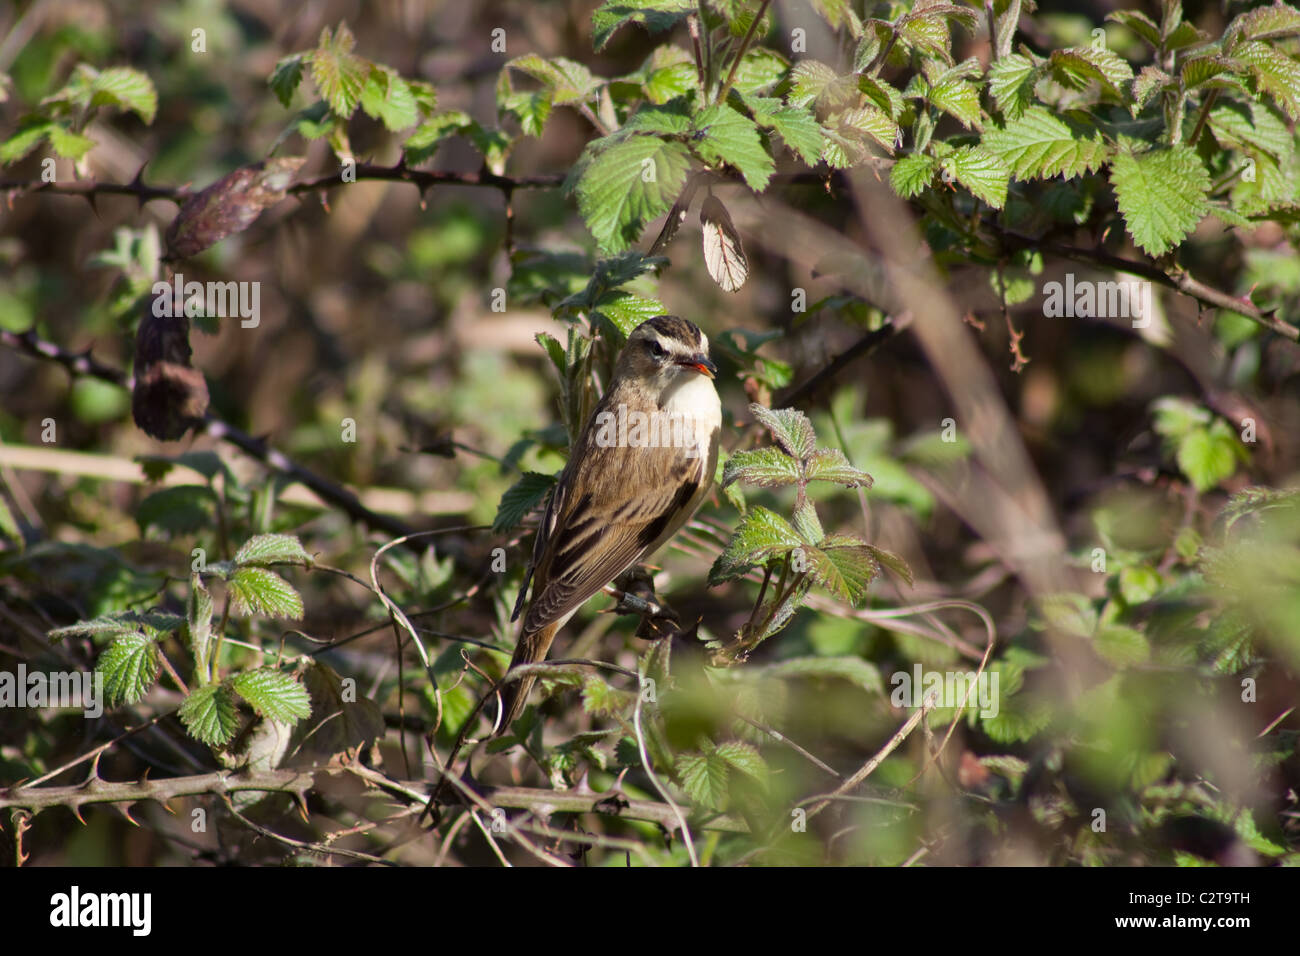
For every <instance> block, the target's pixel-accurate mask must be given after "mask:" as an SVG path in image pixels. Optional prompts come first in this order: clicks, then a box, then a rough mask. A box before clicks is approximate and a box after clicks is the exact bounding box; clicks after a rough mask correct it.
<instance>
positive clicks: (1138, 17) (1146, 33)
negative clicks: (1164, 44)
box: [1106, 10, 1160, 48]
mask: <svg viewBox="0 0 1300 956" xmlns="http://www.w3.org/2000/svg"><path fill="white" fill-rule="evenodd" d="M1106 19H1107V20H1108V21H1110V22H1111V23H1118V24H1121V25H1123V26H1126V27H1128V28H1129V29H1130V30H1132V31H1133V32H1134V33H1136V34H1137V35H1138V36H1140V37H1141V38H1142V39H1143V40H1145V41H1146V42H1147V43H1149V44H1150V45H1151V46H1152V47H1155V48H1159V46H1160V27H1158V26H1156V24H1155V22H1154V21H1153V20H1152V19H1151V18H1150V17H1148V16H1147V15H1146V14H1145V13H1142V12H1140V11H1137V10H1118V11H1116V12H1113V13H1108V14H1106Z"/></svg>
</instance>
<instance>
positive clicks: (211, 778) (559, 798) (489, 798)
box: [0, 767, 748, 833]
mask: <svg viewBox="0 0 1300 956" xmlns="http://www.w3.org/2000/svg"><path fill="white" fill-rule="evenodd" d="M343 773H349V774H352V775H353V776H356V777H359V778H360V779H362V780H365V781H367V782H369V783H370V784H371V785H372V786H374V787H375V788H376V789H380V790H383V791H384V792H385V793H387V794H389V795H390V796H393V797H395V798H397V799H399V800H401V802H403V803H406V804H408V805H412V806H414V805H418V804H423V803H424V802H425V801H426V800H428V798H429V795H430V790H429V788H428V784H426V783H425V782H423V781H404V780H394V779H391V778H388V777H383V776H382V775H380V774H378V773H377V772H376V771H374V770H372V769H371V768H365V767H357V768H355V770H354V769H352V768H338V767H334V768H329V769H323V770H318V771H311V770H246V771H239V772H235V771H230V770H216V771H213V772H212V773H204V774H196V775H194V776H189V777H169V778H165V779H160V780H149V779H143V780H136V781H129V780H128V781H121V782H112V781H108V780H104V779H102V778H101V777H99V776H97V775H96V776H92V777H90V778H88V779H87V780H86V781H84V782H83V783H80V784H75V785H72V786H66V787H22V786H18V787H6V788H3V789H0V809H6V808H19V809H26V810H30V811H33V812H39V811H41V810H47V809H50V808H52V807H67V808H68V809H70V810H72V811H73V812H74V813H76V814H77V815H78V816H80V810H81V808H82V807H84V806H87V805H92V804H132V803H139V802H140V801H142V800H153V801H156V802H157V803H161V804H163V805H164V806H166V804H167V802H168V801H169V800H171V799H173V798H175V797H196V796H204V795H213V794H215V795H218V796H224V795H227V794H231V793H236V792H239V791H252V792H257V793H288V794H293V795H295V796H297V797H302V796H303V795H304V794H305V793H306V792H307V791H308V790H312V789H314V788H315V786H316V779H317V776H319V775H322V774H323V775H324V776H326V777H337V776H338V775H340V774H343ZM478 794H479V796H481V797H482V798H483V800H484V801H485V802H487V803H488V804H490V805H491V806H493V807H501V808H503V809H509V810H530V811H532V812H534V813H536V814H537V815H539V816H541V817H545V816H546V815H548V814H552V813H599V814H602V815H605V816H613V817H626V818H628V819H630V820H645V821H648V822H650V823H657V824H659V825H660V826H662V827H664V828H665V829H666V830H668V831H670V832H671V831H672V830H675V829H676V828H677V827H678V825H679V822H678V818H677V814H676V813H675V812H674V810H673V808H672V807H670V806H668V805H667V804H663V803H658V802H656V801H653V800H630V799H627V798H625V797H623V796H622V795H621V794H618V793H615V792H607V793H595V792H590V791H585V792H584V791H576V790H543V789H533V788H529V787H485V788H483V789H482V790H479V791H478ZM450 802H453V803H457V804H459V803H460V802H461V801H460V799H459V798H458V797H456V796H454V795H452V796H451V799H450ZM708 828H710V829H714V830H726V831H729V832H735V833H743V832H747V829H748V828H747V827H746V826H745V824H744V823H742V822H740V821H737V820H733V819H731V818H729V817H718V818H716V819H713V820H711V821H710V822H709V824H708Z"/></svg>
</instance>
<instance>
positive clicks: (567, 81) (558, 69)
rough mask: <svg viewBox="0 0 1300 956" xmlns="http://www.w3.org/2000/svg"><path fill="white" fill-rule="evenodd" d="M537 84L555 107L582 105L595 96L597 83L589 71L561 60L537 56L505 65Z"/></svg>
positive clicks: (512, 61)
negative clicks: (547, 93)
mask: <svg viewBox="0 0 1300 956" xmlns="http://www.w3.org/2000/svg"><path fill="white" fill-rule="evenodd" d="M505 68H506V69H514V70H519V71H520V72H521V73H526V74H528V75H529V76H531V77H532V78H533V79H535V80H537V81H538V82H539V83H541V84H542V85H543V86H545V87H546V89H547V91H548V92H549V93H550V94H551V100H552V101H553V102H554V103H555V105H556V106H567V105H572V104H575V103H585V102H587V101H588V100H590V99H591V98H592V97H594V96H595V95H596V92H597V91H598V90H599V89H600V81H599V80H598V79H596V77H594V76H593V75H592V73H591V71H590V70H589V69H587V68H586V67H585V66H583V65H582V64H581V63H578V62H576V61H574V60H567V59H565V58H564V57H562V56H557V57H553V58H551V59H549V60H548V59H546V58H545V57H540V56H538V55H537V54H536V53H529V54H527V55H526V56H520V57H516V58H515V59H513V60H511V61H510V62H509V63H507V64H506V65H505Z"/></svg>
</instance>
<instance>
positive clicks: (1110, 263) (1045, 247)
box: [993, 225, 1300, 342]
mask: <svg viewBox="0 0 1300 956" xmlns="http://www.w3.org/2000/svg"><path fill="white" fill-rule="evenodd" d="M993 228H994V229H995V230H996V231H997V232H998V234H999V235H1000V236H1002V237H1003V238H1004V239H1010V240H1011V241H1012V244H1013V245H1015V246H1017V247H1021V248H1033V249H1040V250H1042V251H1043V252H1050V253H1052V254H1053V255H1058V256H1061V257H1062V258H1065V259H1073V260H1074V261H1076V262H1090V263H1094V264H1096V265H1101V266H1106V267H1107V268H1110V269H1116V270H1118V271H1120V272H1127V273H1129V274H1130V275H1135V276H1141V277H1142V278H1144V279H1149V280H1151V281H1152V282H1156V283H1159V284H1160V285H1163V286H1167V287H1168V288H1171V289H1177V290H1178V291H1179V292H1182V293H1183V294H1184V295H1187V296H1190V297H1191V298H1193V299H1195V300H1196V301H1198V302H1200V303H1201V304H1202V305H1208V306H1210V307H1211V308H1215V309H1227V310H1229V311H1231V312H1235V313H1237V314H1238V315H1244V316H1245V317H1246V318H1248V319H1250V320H1251V321H1252V322H1257V323H1258V324H1260V325H1262V326H1264V328H1266V329H1268V330H1270V331H1272V332H1276V333H1277V334H1278V335H1281V336H1283V337H1285V338H1288V339H1290V340H1291V341H1292V342H1300V328H1297V327H1296V326H1294V325H1290V324H1288V323H1286V322H1284V321H1283V320H1282V319H1280V318H1278V317H1277V315H1276V311H1275V310H1270V311H1268V312H1265V311H1264V310H1263V309H1261V308H1259V307H1258V306H1257V305H1255V304H1254V303H1253V302H1251V301H1250V300H1249V299H1246V298H1241V297H1238V296H1232V295H1229V294H1228V293H1226V292H1221V291H1220V290H1218V289H1214V288H1211V287H1210V286H1208V285H1206V284H1205V283H1204V282H1201V281H1199V280H1197V279H1194V278H1192V276H1191V274H1190V273H1188V272H1186V271H1185V270H1183V269H1177V270H1174V271H1169V272H1166V271H1165V270H1164V269H1162V268H1160V267H1159V266H1157V265H1154V264H1152V263H1149V262H1137V261H1135V260H1133V259H1125V258H1124V257H1122V256H1117V255H1114V254H1112V253H1109V252H1107V251H1105V250H1104V249H1083V248H1080V247H1078V246H1071V245H1068V244H1066V243H1063V242H1056V241H1054V240H1051V239H1035V238H1033V237H1031V236H1022V235H1020V234H1019V233H1015V232H1011V231H1010V230H1006V229H999V228H998V227H997V226H996V225H994V226H993Z"/></svg>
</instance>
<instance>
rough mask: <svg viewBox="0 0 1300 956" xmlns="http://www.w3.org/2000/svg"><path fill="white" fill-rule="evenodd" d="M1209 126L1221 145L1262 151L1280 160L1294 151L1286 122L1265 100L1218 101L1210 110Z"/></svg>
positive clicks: (1284, 160)
mask: <svg viewBox="0 0 1300 956" xmlns="http://www.w3.org/2000/svg"><path fill="white" fill-rule="evenodd" d="M1209 127H1210V129H1211V130H1213V131H1214V137H1215V139H1217V140H1218V141H1219V142H1220V143H1221V144H1222V145H1224V146H1228V147H1235V148H1236V149H1241V150H1251V149H1257V150H1263V151H1264V152H1266V153H1268V154H1269V155H1270V156H1272V157H1274V158H1275V159H1277V160H1279V161H1281V162H1289V161H1290V159H1291V157H1292V155H1294V152H1295V139H1294V137H1293V136H1292V135H1291V133H1290V131H1289V130H1288V129H1287V126H1286V121H1285V120H1284V119H1283V118H1282V117H1281V116H1280V115H1279V114H1278V113H1277V111H1276V110H1275V109H1273V107H1271V106H1269V105H1268V104H1267V103H1262V102H1254V103H1238V102H1227V103H1220V104H1219V105H1217V106H1215V107H1214V109H1212V110H1210V116H1209Z"/></svg>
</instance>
